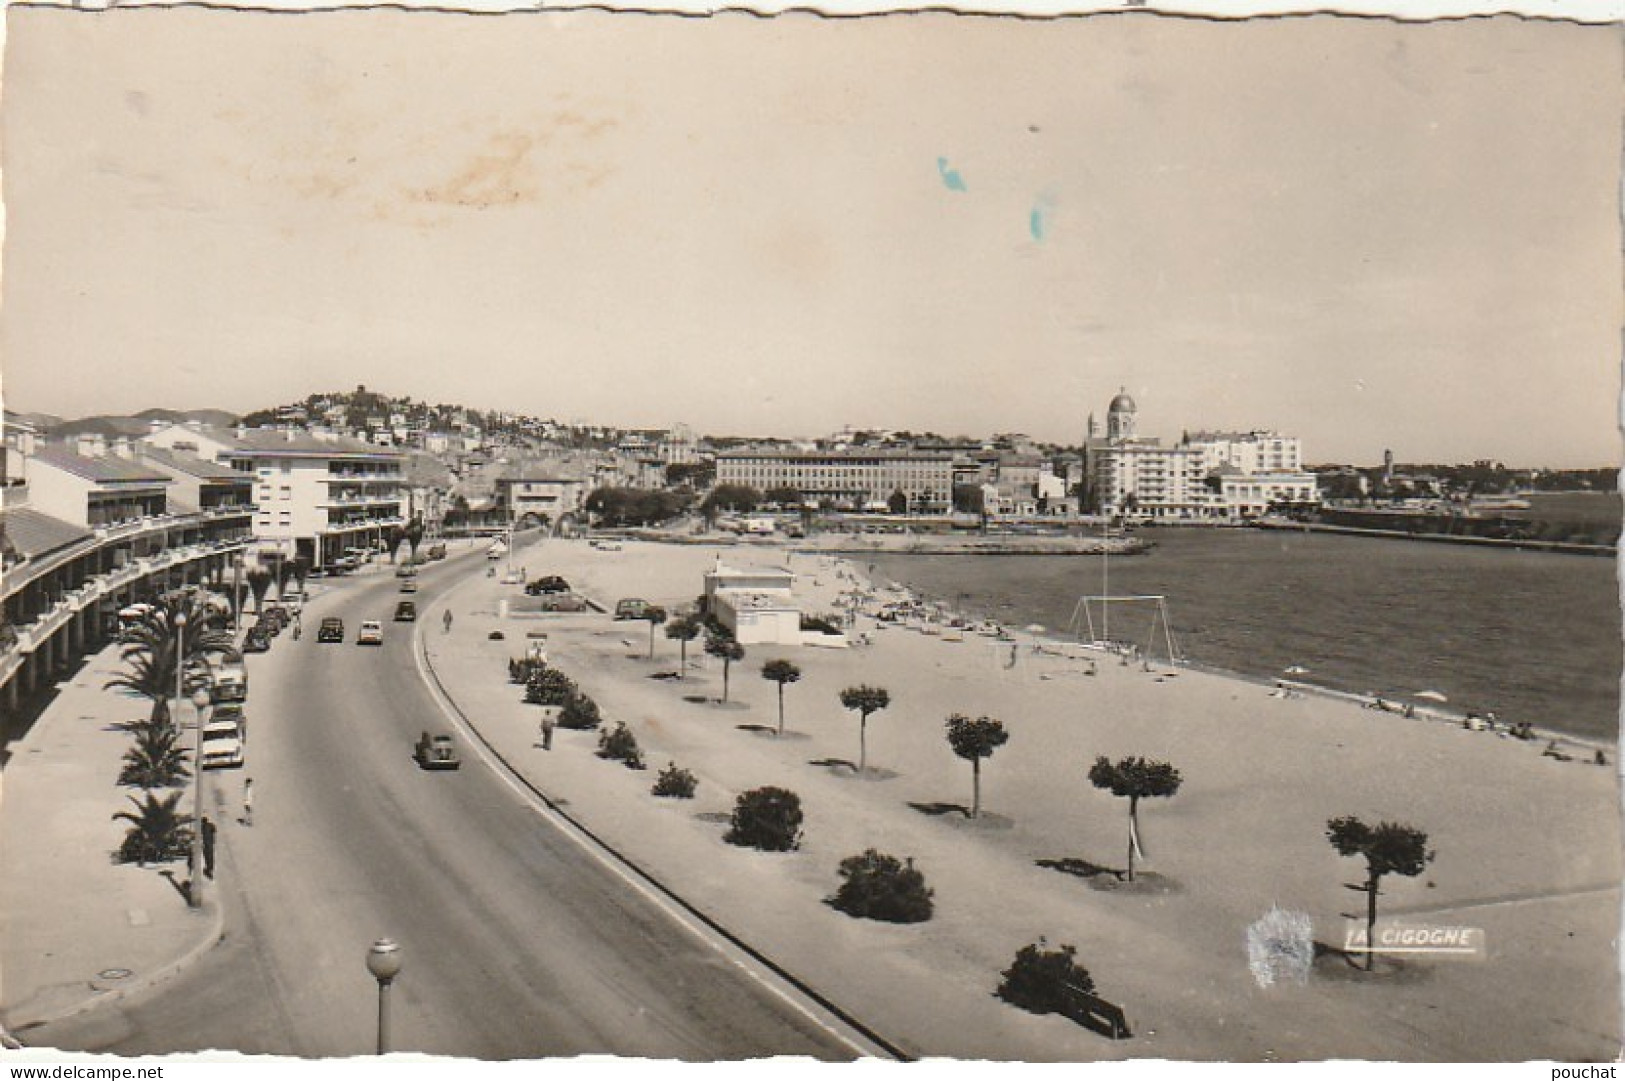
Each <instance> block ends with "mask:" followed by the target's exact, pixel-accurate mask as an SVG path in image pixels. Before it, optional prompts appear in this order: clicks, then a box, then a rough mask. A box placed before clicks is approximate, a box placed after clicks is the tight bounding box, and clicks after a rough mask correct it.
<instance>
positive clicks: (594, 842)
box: [412, 576, 918, 1062]
mask: <svg viewBox="0 0 1625 1081" xmlns="http://www.w3.org/2000/svg"><path fill="white" fill-rule="evenodd" d="M480 580H481V579H480V577H479V576H474V577H470V578H469V579H466V580H465V581H463V582H460V583H458V584H457V585H455V586H452V587H451V588H450V589H448V590H447V591H446V592H445V593H443V594H441V595H440V597H439V598H438V600H437V601H436V602H435V603H436V604H437V605H447V604H449V603H450V598H451V595H452V594H453V593H455V592H457V591H458V590H460V589H463V588H466V587H467V586H469V585H470V584H471V583H473V582H478V581H480ZM429 622H433V621H432V620H430V621H429ZM422 626H423V621H422V620H420V621H418V623H417V624H416V625H414V628H413V632H412V633H413V642H412V657H413V660H414V661H415V662H416V667H417V669H418V674H419V676H420V677H421V678H422V679H423V681H424V684H425V685H426V686H427V687H428V688H429V690H430V692H431V695H432V696H433V697H434V698H435V699H436V701H437V702H439V703H441V704H442V708H449V709H450V711H451V712H452V713H453V714H454V715H455V719H456V720H457V721H458V722H459V723H460V724H461V726H462V727H463V728H464V729H465V730H467V731H468V732H469V733H471V734H472V735H473V737H474V738H475V739H476V740H477V741H478V742H479V745H480V748H481V749H482V750H483V751H484V752H485V753H486V754H488V755H489V756H490V757H491V758H492V759H493V760H494V761H496V762H498V763H500V764H501V766H502V768H503V770H505V771H506V772H507V774H508V776H509V777H511V778H512V779H513V780H514V781H515V782H517V783H518V784H519V785H521V786H522V787H523V788H524V790H525V792H527V793H528V794H529V795H530V796H532V797H534V798H535V799H536V800H538V801H539V802H540V803H541V805H542V808H543V809H545V810H546V812H547V813H548V814H549V815H551V816H553V817H554V818H556V819H557V820H558V821H559V822H561V823H563V824H564V825H565V826H567V827H569V829H570V830H571V831H573V834H574V836H575V838H576V840H577V841H578V842H579V843H581V844H583V845H585V846H587V847H588V848H590V849H591V850H593V851H594V852H596V853H597V854H598V856H599V857H600V859H602V860H603V861H604V862H606V863H607V864H609V865H610V866H611V867H613V868H614V869H616V870H618V871H620V872H621V873H622V874H624V875H627V876H629V877H631V878H632V879H633V880H635V881H637V882H638V883H641V884H642V885H643V886H644V887H645V888H646V889H648V890H649V891H651V892H652V893H653V894H654V895H656V896H657V897H659V898H660V899H661V900H662V901H664V902H665V903H667V904H669V905H671V906H672V907H673V908H674V909H675V910H677V912H680V913H681V914H682V915H683V916H684V917H685V918H686V919H687V920H691V921H693V922H694V923H696V924H698V925H699V926H700V927H703V928H704V929H705V930H706V931H707V932H709V933H710V934H712V935H715V936H716V937H717V938H718V939H721V940H722V941H723V942H725V943H727V944H728V946H729V947H731V948H732V949H734V950H737V951H738V952H739V953H740V954H743V955H744V956H745V957H748V958H749V959H750V960H751V962H752V963H754V964H756V965H758V966H760V967H761V968H762V969H764V970H765V971H767V972H769V973H771V974H772V975H773V976H774V977H775V978H776V979H778V980H781V981H783V982H784V984H785V985H787V986H788V987H789V988H791V989H793V990H794V991H795V993H796V994H798V995H801V996H802V997H804V998H805V999H807V1000H808V1001H809V1002H811V1003H813V1004H815V1005H816V1006H817V1007H818V1009H820V1010H822V1011H824V1012H825V1013H826V1014H827V1015H829V1016H831V1017H833V1018H835V1019H836V1020H838V1021H839V1022H840V1023H841V1024H842V1025H844V1026H846V1027H847V1028H848V1029H850V1030H851V1031H852V1032H853V1033H856V1034H857V1035H858V1036H860V1037H861V1038H862V1039H863V1040H866V1041H868V1043H869V1044H870V1045H871V1046H872V1047H873V1048H876V1049H878V1050H879V1051H880V1052H882V1053H883V1054H884V1055H887V1056H890V1057H891V1058H893V1059H896V1060H898V1061H901V1062H913V1061H916V1060H917V1058H918V1056H916V1055H913V1054H910V1053H909V1052H908V1051H905V1050H903V1049H902V1048H901V1047H898V1046H897V1045H896V1044H894V1043H893V1042H891V1041H890V1040H888V1039H886V1038H885V1037H884V1036H881V1035H880V1034H879V1033H877V1032H875V1031H874V1030H873V1029H871V1028H869V1026H867V1025H865V1024H864V1023H863V1022H862V1021H859V1020H858V1019H857V1018H855V1017H853V1016H851V1015H850V1014H848V1013H847V1012H846V1011H845V1010H843V1009H841V1008H840V1007H839V1006H837V1005H836V1004H835V1003H834V1002H832V1001H831V1000H830V999H829V998H827V997H826V996H825V995H823V994H822V993H821V992H819V991H818V990H816V989H815V988H813V987H812V986H811V985H809V984H807V983H806V982H805V981H803V980H802V979H801V978H800V977H798V976H796V975H795V974H794V973H793V972H790V971H789V970H787V969H785V968H784V967H783V966H781V965H779V964H778V963H777V962H776V961H774V960H773V959H772V958H770V957H768V956H767V955H766V954H764V953H762V952H761V951H760V950H758V949H756V948H755V947H753V946H752V945H750V943H748V942H746V941H744V940H743V939H741V938H739V937H738V936H737V935H735V934H734V933H733V932H732V931H730V930H729V929H728V928H726V927H724V926H723V925H722V924H720V923H718V922H717V921H716V920H715V919H713V918H712V917H711V916H709V915H707V914H706V913H705V912H703V911H702V910H701V909H699V908H698V907H696V906H695V905H694V904H693V903H692V902H690V901H688V900H686V899H685V898H684V897H683V896H682V895H681V894H679V893H677V892H676V891H675V890H674V889H672V888H671V887H670V886H668V885H667V884H666V883H665V882H664V881H662V880H661V879H660V878H657V877H656V876H655V875H654V874H653V873H651V872H650V871H648V870H646V869H645V868H644V867H643V866H642V864H640V863H638V862H637V861H636V860H634V859H632V858H631V857H629V856H627V855H626V854H625V853H623V852H621V851H620V850H619V849H618V848H616V847H614V846H613V845H611V844H609V843H608V842H607V841H605V840H604V839H603V838H602V837H601V836H599V835H598V834H597V833H596V832H594V831H593V830H592V829H591V828H590V827H588V826H587V825H586V824H584V823H582V822H581V821H580V820H579V819H577V818H575V817H574V816H573V815H571V814H569V813H568V812H567V811H565V810H564V809H563V808H562V807H560V806H559V804H558V803H556V802H555V801H554V800H553V799H552V798H551V797H549V796H548V795H547V793H545V792H543V791H542V790H541V789H540V788H539V787H537V785H536V784H535V783H534V782H533V781H531V779H530V778H529V777H527V776H525V774H524V773H523V772H521V771H520V770H519V769H518V768H517V767H516V766H514V765H513V763H511V762H510V761H509V760H508V758H507V757H506V756H505V755H503V753H502V752H501V751H499V750H497V749H496V747H494V746H493V745H492V744H491V742H490V741H489V740H488V739H486V738H485V735H484V734H483V733H481V732H480V730H479V728H478V727H476V726H475V724H474V722H473V721H472V720H471V719H470V718H469V716H468V714H467V713H465V712H464V711H463V709H462V707H461V706H459V705H458V704H457V701H456V699H454V698H453V697H452V696H451V693H450V692H449V691H447V690H446V687H445V684H443V683H442V682H441V681H440V675H439V673H438V672H436V671H435V668H434V662H433V661H432V660H430V658H429V651H428V646H427V643H426V642H425V640H424V636H423V630H422ZM693 929H694V928H691V930H693ZM759 978H760V977H758V979H759ZM781 993H782V992H781ZM803 1009H805V1007H803ZM809 1016H812V1015H811V1013H810V1012H809ZM814 1020H816V1018H814ZM825 1027H828V1026H827V1025H825ZM831 1031H833V1032H835V1033H836V1034H837V1035H838V1036H840V1037H841V1038H842V1039H845V1040H847V1041H848V1042H849V1043H851V1042H852V1040H851V1037H850V1036H849V1035H847V1034H846V1033H841V1032H839V1031H838V1030H834V1029H832V1030H831ZM853 1046H854V1047H855V1048H857V1049H858V1050H860V1051H863V1050H865V1049H864V1048H863V1047H862V1046H861V1045H859V1044H856V1043H853Z"/></svg>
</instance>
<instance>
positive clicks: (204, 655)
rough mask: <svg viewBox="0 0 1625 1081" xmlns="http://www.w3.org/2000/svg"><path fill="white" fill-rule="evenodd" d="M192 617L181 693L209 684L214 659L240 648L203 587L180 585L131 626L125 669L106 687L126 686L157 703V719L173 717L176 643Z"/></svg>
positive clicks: (122, 656) (127, 633) (123, 656)
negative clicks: (181, 621) (171, 701)
mask: <svg viewBox="0 0 1625 1081" xmlns="http://www.w3.org/2000/svg"><path fill="white" fill-rule="evenodd" d="M181 618H184V619H185V622H186V633H185V635H184V638H185V644H184V648H185V651H186V653H185V657H184V658H183V659H182V660H181V662H180V663H181V666H182V668H183V670H184V675H183V677H182V683H183V686H182V687H181V693H182V694H187V693H190V692H193V691H196V690H199V689H203V688H207V687H208V685H209V670H208V658H209V657H211V656H218V655H220V654H223V653H230V652H232V650H233V649H234V648H235V646H234V645H233V644H232V640H231V635H230V634H228V633H227V632H226V631H225V630H223V629H222V627H223V626H224V624H225V617H224V615H223V614H222V613H221V612H220V611H219V609H217V608H215V607H213V606H212V605H209V604H206V603H205V602H204V599H203V596H202V594H201V593H199V592H198V591H197V590H192V589H185V590H176V591H174V592H171V593H166V594H164V595H163V596H162V597H161V598H159V601H158V603H157V604H155V605H154V606H153V607H152V609H151V610H150V611H148V612H147V613H146V614H145V615H143V616H142V617H141V618H140V619H139V620H137V621H136V622H135V623H133V624H131V625H130V626H129V627H127V628H125V630H124V632H123V634H122V641H123V643H124V648H123V649H122V650H121V651H120V652H119V659H120V660H121V661H122V662H123V663H124V665H125V670H124V672H123V673H122V674H120V675H117V676H114V677H113V678H112V679H110V680H108V681H107V683H106V685H105V687H106V689H112V688H115V687H117V688H122V689H124V690H127V691H130V692H132V693H134V694H136V695H139V696H140V697H142V698H146V699H148V700H149V701H151V702H152V704H153V705H152V718H153V720H154V721H158V720H172V718H170V715H169V707H168V705H167V700H168V699H169V698H170V697H171V696H172V695H174V694H175V691H176V687H175V666H176V656H175V647H176V644H177V641H176V640H177V638H180V637H182V636H181V635H179V634H178V633H177V626H176V625H177V620H179V619H181Z"/></svg>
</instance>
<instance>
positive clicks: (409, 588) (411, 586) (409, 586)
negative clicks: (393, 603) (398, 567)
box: [401, 578, 418, 593]
mask: <svg viewBox="0 0 1625 1081" xmlns="http://www.w3.org/2000/svg"><path fill="white" fill-rule="evenodd" d="M417 591H418V580H417V579H416V578H402V579H401V592H402V593H416V592H417Z"/></svg>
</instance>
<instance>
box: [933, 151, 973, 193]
mask: <svg viewBox="0 0 1625 1081" xmlns="http://www.w3.org/2000/svg"><path fill="white" fill-rule="evenodd" d="M937 172H939V173H941V174H942V182H943V183H944V184H946V185H947V186H948V190H949V191H965V190H966V188H965V178H964V177H962V176H960V175H959V170H958V169H955V168H953V167H952V166H950V165H949V164H948V159H947V158H938V159H937Z"/></svg>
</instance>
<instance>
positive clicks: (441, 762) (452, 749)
mask: <svg viewBox="0 0 1625 1081" xmlns="http://www.w3.org/2000/svg"><path fill="white" fill-rule="evenodd" d="M412 757H413V758H416V759H417V760H418V765H419V766H420V767H422V768H423V769H456V768H457V767H459V766H461V765H462V764H463V760H462V759H461V758H460V757H459V756H458V754H457V744H456V743H454V742H452V738H451V737H450V736H448V735H445V734H444V733H441V734H439V735H433V736H431V735H429V733H427V732H425V733H423V734H422V735H421V736H419V737H418V742H417V746H416V747H414V748H413V750H412Z"/></svg>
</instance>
